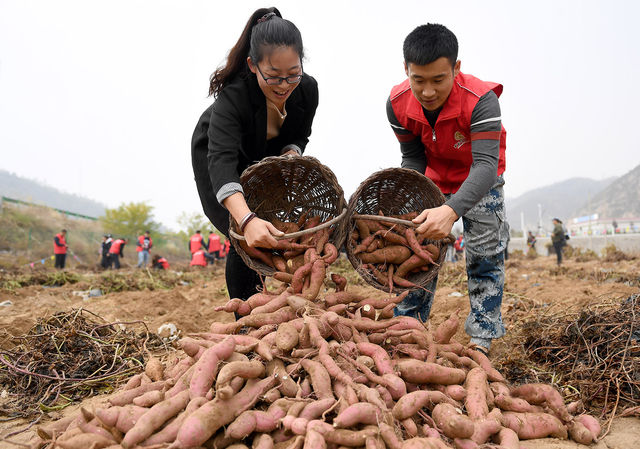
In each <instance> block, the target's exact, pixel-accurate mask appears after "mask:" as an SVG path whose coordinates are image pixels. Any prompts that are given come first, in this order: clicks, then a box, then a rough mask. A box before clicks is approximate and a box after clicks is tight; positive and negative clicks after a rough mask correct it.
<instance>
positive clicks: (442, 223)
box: [412, 204, 458, 240]
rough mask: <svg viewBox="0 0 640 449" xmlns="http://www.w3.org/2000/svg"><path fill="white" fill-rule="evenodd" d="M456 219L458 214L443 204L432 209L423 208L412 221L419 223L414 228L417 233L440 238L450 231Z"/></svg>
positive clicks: (436, 238)
mask: <svg viewBox="0 0 640 449" xmlns="http://www.w3.org/2000/svg"><path fill="white" fill-rule="evenodd" d="M457 219H458V215H457V214H456V213H455V212H454V210H453V209H451V207H449V206H447V205H446V204H443V205H442V206H440V207H434V208H433V209H425V210H423V211H422V213H421V214H420V215H418V216H417V217H416V218H414V219H413V220H412V221H413V222H414V223H421V224H420V226H418V228H417V229H416V231H417V232H418V234H425V235H426V237H427V238H430V239H433V240H440V239H443V238H445V237H446V236H448V235H449V233H450V232H451V228H452V227H453V223H455V221H456V220H457Z"/></svg>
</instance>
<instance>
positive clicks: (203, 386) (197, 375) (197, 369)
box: [189, 336, 236, 398]
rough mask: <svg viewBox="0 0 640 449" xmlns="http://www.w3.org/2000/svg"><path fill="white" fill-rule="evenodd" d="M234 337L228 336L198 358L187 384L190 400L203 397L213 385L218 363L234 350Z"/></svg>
mask: <svg viewBox="0 0 640 449" xmlns="http://www.w3.org/2000/svg"><path fill="white" fill-rule="evenodd" d="M235 346H236V342H235V339H234V337H232V336H228V337H227V338H225V339H224V340H223V341H221V342H220V343H218V344H216V345H214V346H211V347H210V348H208V349H207V350H205V352H204V353H203V354H202V356H200V359H199V360H198V362H197V363H196V364H195V365H194V368H193V376H192V377H191V381H190V382H189V393H190V395H191V397H192V398H194V397H204V396H205V395H206V394H207V391H209V389H210V388H211V386H212V385H213V381H214V380H215V378H216V374H217V372H218V362H219V361H221V360H225V359H228V358H229V357H230V356H231V354H233V350H234V349H235Z"/></svg>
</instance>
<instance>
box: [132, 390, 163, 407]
mask: <svg viewBox="0 0 640 449" xmlns="http://www.w3.org/2000/svg"><path fill="white" fill-rule="evenodd" d="M163 399H164V392H162V391H161V390H153V391H147V392H146V393H144V394H141V395H140V396H138V397H137V398H133V404H134V405H137V406H140V407H151V406H152V405H155V404H157V403H158V402H160V401H162V400H163Z"/></svg>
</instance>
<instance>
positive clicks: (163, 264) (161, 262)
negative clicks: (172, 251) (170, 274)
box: [151, 254, 169, 270]
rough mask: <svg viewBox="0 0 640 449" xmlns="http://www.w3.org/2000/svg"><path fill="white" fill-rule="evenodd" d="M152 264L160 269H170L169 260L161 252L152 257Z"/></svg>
mask: <svg viewBox="0 0 640 449" xmlns="http://www.w3.org/2000/svg"><path fill="white" fill-rule="evenodd" d="M151 266H152V267H153V268H156V269H158V270H168V269H169V261H168V260H167V259H165V258H164V257H162V256H160V255H159V254H155V255H154V256H153V259H151Z"/></svg>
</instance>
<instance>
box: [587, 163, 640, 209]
mask: <svg viewBox="0 0 640 449" xmlns="http://www.w3.org/2000/svg"><path fill="white" fill-rule="evenodd" d="M594 213H597V214H598V215H599V216H600V218H629V217H640V165H638V166H637V167H636V168H634V169H633V170H631V171H630V172H629V173H627V174H626V175H624V176H621V177H620V178H618V179H616V180H615V182H613V183H611V184H610V185H609V186H607V188H605V189H603V190H602V191H600V192H599V193H598V194H597V195H594V196H593V197H591V202H590V204H588V205H587V204H585V205H583V206H582V207H580V208H578V209H577V210H576V212H575V216H577V217H580V216H584V215H590V214H594Z"/></svg>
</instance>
